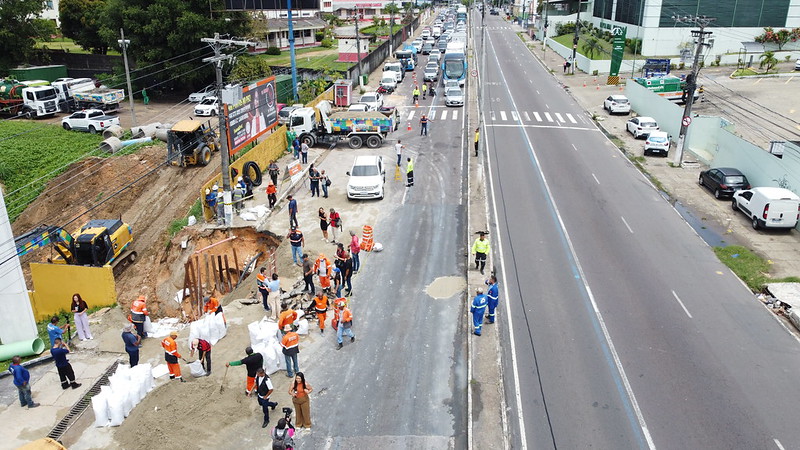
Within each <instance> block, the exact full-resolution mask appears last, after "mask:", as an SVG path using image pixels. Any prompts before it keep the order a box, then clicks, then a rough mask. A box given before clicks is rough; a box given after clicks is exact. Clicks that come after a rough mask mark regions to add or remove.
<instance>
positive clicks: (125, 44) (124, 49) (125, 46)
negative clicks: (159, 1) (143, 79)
mask: <svg viewBox="0 0 800 450" xmlns="http://www.w3.org/2000/svg"><path fill="white" fill-rule="evenodd" d="M119 36H120V37H121V38H122V39H118V40H117V42H118V43H119V45H120V47H122V59H123V60H125V78H126V79H127V80H128V101H130V103H131V128H133V127H135V126H136V112H135V111H134V110H133V89H132V88H131V69H130V66H128V45H130V43H131V41H129V40H127V39H125V32H124V31H122V28H120V29H119Z"/></svg>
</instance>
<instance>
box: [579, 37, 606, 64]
mask: <svg viewBox="0 0 800 450" xmlns="http://www.w3.org/2000/svg"><path fill="white" fill-rule="evenodd" d="M581 50H583V53H584V54H585V55H586V56H587V57H588V58H589V59H594V56H595V54H596V53H602V51H603V46H602V45H600V41H598V40H597V38H589V39H587V40H585V41H584V42H583V45H582V46H581Z"/></svg>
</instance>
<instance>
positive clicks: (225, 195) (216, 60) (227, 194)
mask: <svg viewBox="0 0 800 450" xmlns="http://www.w3.org/2000/svg"><path fill="white" fill-rule="evenodd" d="M200 40H201V41H202V42H205V43H207V44H208V45H209V46H210V47H211V48H212V49H213V50H214V56H209V57H208V58H203V62H208V63H213V64H214V69H215V72H216V74H217V83H216V95H217V99H219V101H220V105H222V108H223V110H222V111H220V112H221V114H220V115H219V142H220V144H221V147H222V148H221V149H220V152H219V153H220V155H221V156H222V199H223V201H224V204H225V226H226V227H228V228H230V226H231V225H232V224H233V204H232V202H231V157H230V154H229V153H228V122H227V116H228V114H227V105H223V104H222V66H223V64H224V63H225V61H230V60H231V59H233V55H223V54H222V49H223V48H227V47H230V46H233V45H236V46H241V47H246V46H248V45H253V43H252V42H249V41H237V40H233V39H220V37H219V33H214V37H213V38H202V39H200Z"/></svg>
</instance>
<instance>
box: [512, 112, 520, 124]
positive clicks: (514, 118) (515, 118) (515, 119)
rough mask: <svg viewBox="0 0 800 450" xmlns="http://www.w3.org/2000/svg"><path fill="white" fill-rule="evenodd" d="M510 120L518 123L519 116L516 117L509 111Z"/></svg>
mask: <svg viewBox="0 0 800 450" xmlns="http://www.w3.org/2000/svg"><path fill="white" fill-rule="evenodd" d="M511 120H513V121H514V122H518V121H519V116H518V115H517V113H516V111H511Z"/></svg>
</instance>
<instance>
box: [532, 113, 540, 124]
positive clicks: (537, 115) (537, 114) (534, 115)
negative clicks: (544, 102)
mask: <svg viewBox="0 0 800 450" xmlns="http://www.w3.org/2000/svg"><path fill="white" fill-rule="evenodd" d="M533 117H536V121H537V122H541V121H542V118H541V116H539V113H537V112H534V113H533Z"/></svg>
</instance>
